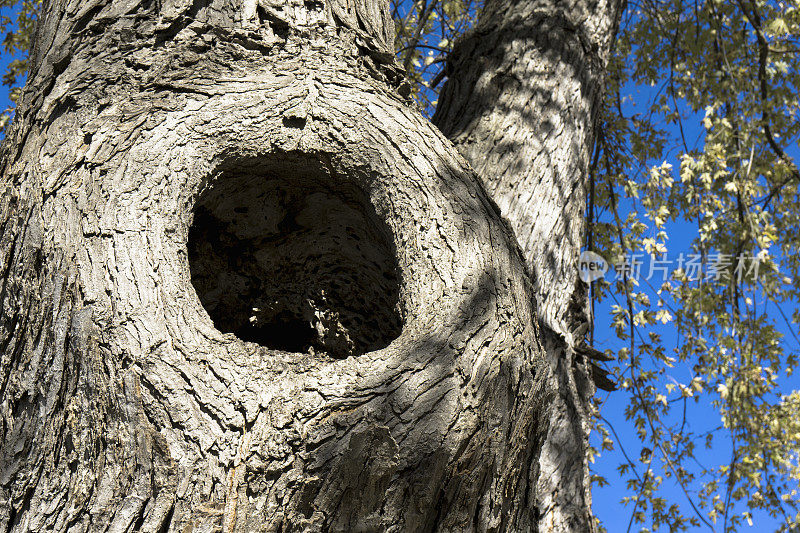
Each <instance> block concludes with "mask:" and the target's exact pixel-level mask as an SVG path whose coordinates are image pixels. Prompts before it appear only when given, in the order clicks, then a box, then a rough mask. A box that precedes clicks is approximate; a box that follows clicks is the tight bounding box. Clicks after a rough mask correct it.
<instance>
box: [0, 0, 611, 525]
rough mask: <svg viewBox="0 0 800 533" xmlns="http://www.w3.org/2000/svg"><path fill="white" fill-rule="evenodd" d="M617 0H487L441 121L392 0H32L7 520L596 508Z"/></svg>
mask: <svg viewBox="0 0 800 533" xmlns="http://www.w3.org/2000/svg"><path fill="white" fill-rule="evenodd" d="M619 9H620V7H619V5H618V3H617V2H616V1H615V0H609V1H608V2H606V1H605V0H596V1H590V0H585V1H576V2H572V3H570V4H569V5H563V3H561V2H553V1H547V0H522V1H514V2H512V1H509V0H488V2H487V4H486V7H485V9H484V11H483V12H482V15H481V18H480V23H479V24H478V26H477V27H476V28H475V30H473V31H472V32H471V33H470V34H469V35H467V36H465V38H464V39H463V40H462V42H461V43H460V45H459V46H458V47H457V50H456V52H455V53H454V55H453V57H452V60H451V62H450V64H449V65H448V69H449V71H448V72H449V80H448V82H447V85H446V86H445V88H444V89H443V94H442V99H441V101H442V103H441V105H440V109H439V110H438V112H437V115H436V117H435V118H434V120H435V122H436V126H434V125H433V123H431V122H430V121H427V120H426V119H424V118H423V117H422V116H421V115H420V113H419V112H418V111H416V110H415V109H414V106H413V105H412V104H411V102H410V101H409V99H408V86H407V85H406V84H405V82H404V80H403V73H402V71H401V69H400V68H399V67H398V66H397V65H396V63H395V61H394V54H393V50H392V44H391V43H392V42H393V37H394V30H393V26H392V21H391V19H390V16H389V13H388V8H387V5H386V3H385V2H383V1H382V0H363V1H359V2H350V1H349V0H321V1H320V0H305V1H303V2H299V1H294V0H292V1H291V2H280V1H276V2H270V1H268V0H241V1H239V0H194V1H193V2H190V1H188V0H162V1H159V2H153V1H151V0H92V1H78V0H50V1H47V2H45V5H44V6H43V11H42V13H41V16H40V20H39V27H38V30H37V33H36V37H35V43H34V49H33V51H32V54H31V71H30V74H29V78H28V84H27V87H26V89H25V93H24V98H23V101H22V103H21V105H20V107H19V109H18V112H17V116H16V119H15V123H14V124H13V126H12V128H11V130H10V132H9V135H8V137H7V139H6V141H5V143H4V144H3V147H2V152H0V176H2V178H0V179H1V180H2V181H0V189H2V199H1V200H0V224H1V225H0V269H2V270H1V271H2V280H0V284H1V285H0V401H2V403H1V404H0V412H1V413H2V417H1V418H0V424H1V425H0V432H1V433H2V440H0V445H1V446H2V448H0V527H2V530H4V531H15V532H23V531H45V530H53V531H218V530H222V531H226V532H227V531H262V530H263V531H587V530H589V529H590V528H591V527H592V523H591V521H592V519H591V514H590V495H589V487H588V476H587V471H586V463H585V441H586V438H587V424H586V416H587V415H586V406H587V403H586V402H587V399H588V396H589V395H590V394H591V392H592V386H591V382H590V380H588V379H587V367H586V364H585V361H583V360H582V359H581V358H580V357H576V354H575V350H574V348H575V343H576V342H577V341H578V340H579V339H578V337H579V334H580V332H582V331H584V330H585V327H584V326H583V325H582V323H583V321H585V317H582V315H581V313H580V307H581V306H580V305H579V304H580V297H579V296H576V294H578V295H579V293H580V291H578V292H577V293H576V279H575V259H576V253H577V250H578V247H579V241H580V236H581V228H582V223H581V218H582V216H581V215H582V209H583V203H584V193H583V189H584V177H585V170H586V160H587V157H588V151H589V149H590V146H591V143H592V136H593V129H594V117H595V115H596V108H597V100H598V97H599V94H600V92H601V87H602V77H603V66H604V64H605V59H606V56H607V54H608V48H609V46H610V40H611V37H610V36H611V35H613V31H614V25H615V22H614V21H615V20H616V18H617V16H618V12H619ZM437 126H438V128H437ZM442 132H444V134H446V135H447V136H448V137H450V139H452V141H453V142H451V141H450V140H448V138H447V137H445V135H444V134H443V133H442ZM459 149H460V152H461V153H463V155H461V154H460V153H459ZM468 161H469V163H468ZM470 164H471V166H470ZM473 169H474V170H473ZM475 171H477V173H476V172H475ZM487 190H488V191H490V192H491V197H490V196H489V194H488V193H487V192H486V191H487ZM492 198H493V199H494V200H493V199H492ZM495 200H496V201H497V204H496V203H495ZM498 204H499V206H500V208H502V210H503V212H504V214H505V215H506V216H507V218H508V222H506V221H505V220H504V219H503V218H502V216H501V214H500V208H498ZM515 232H516V236H515ZM517 238H519V242H520V243H521V245H522V247H521V248H520V246H518V244H517Z"/></svg>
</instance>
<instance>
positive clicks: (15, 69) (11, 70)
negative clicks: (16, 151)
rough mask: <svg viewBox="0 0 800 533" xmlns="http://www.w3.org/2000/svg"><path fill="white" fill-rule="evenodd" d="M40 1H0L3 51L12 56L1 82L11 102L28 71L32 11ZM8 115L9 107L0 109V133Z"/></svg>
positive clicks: (19, 92) (7, 119) (33, 13)
mask: <svg viewBox="0 0 800 533" xmlns="http://www.w3.org/2000/svg"><path fill="white" fill-rule="evenodd" d="M41 3H42V2H41V0H21V1H20V0H0V35H2V38H3V51H4V52H5V53H6V54H9V55H10V56H12V57H14V59H12V61H11V62H10V63H9V64H8V66H7V67H6V70H5V72H3V85H5V86H7V87H10V89H11V90H10V92H9V97H10V99H11V102H12V103H16V101H17V99H18V98H19V97H20V95H21V94H22V90H21V89H20V83H19V82H20V81H22V80H23V79H24V77H25V73H26V72H27V70H28V51H29V50H30V48H31V43H32V42H33V31H34V25H35V24H36V12H37V10H38V9H39V6H40V5H41ZM8 12H10V14H7V13H8ZM12 114H13V108H12V107H10V108H8V109H5V110H3V111H2V112H0V133H2V132H3V131H4V130H5V128H6V126H7V125H8V122H9V121H10V120H11V116H12Z"/></svg>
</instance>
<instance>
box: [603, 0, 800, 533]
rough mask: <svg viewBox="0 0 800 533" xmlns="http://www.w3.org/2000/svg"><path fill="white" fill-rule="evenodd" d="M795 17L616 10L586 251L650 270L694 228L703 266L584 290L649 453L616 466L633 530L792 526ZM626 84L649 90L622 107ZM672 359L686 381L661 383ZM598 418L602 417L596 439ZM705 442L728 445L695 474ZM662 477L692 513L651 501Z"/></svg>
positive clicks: (783, 6)
mask: <svg viewBox="0 0 800 533" xmlns="http://www.w3.org/2000/svg"><path fill="white" fill-rule="evenodd" d="M798 23H800V11H798V6H797V5H796V3H794V4H789V3H783V2H767V1H759V0H733V1H729V0H726V1H720V0H707V1H703V2H700V1H698V2H685V1H683V0H665V1H652V2H651V1H643V2H637V3H630V4H629V6H628V11H627V13H626V20H625V21H624V23H623V25H622V28H621V32H620V35H619V38H618V41H617V44H616V47H617V48H616V54H615V57H614V60H613V63H612V65H611V68H610V70H609V85H610V87H609V88H610V90H609V94H608V95H607V96H608V97H607V99H606V102H605V106H604V120H603V125H602V127H601V138H600V139H599V142H598V143H597V147H596V150H597V152H596V154H595V161H596V164H595V166H594V168H593V169H592V176H591V179H592V185H593V187H592V190H593V193H594V197H593V199H592V202H593V207H594V212H592V213H590V217H591V222H592V231H591V233H590V235H589V237H588V238H589V242H588V243H587V245H588V246H590V247H592V248H595V249H596V250H598V251H600V253H601V254H603V255H604V256H605V257H607V258H609V259H610V260H611V261H612V263H616V264H621V263H623V261H624V258H625V257H628V258H629V257H630V254H634V253H637V252H640V253H642V254H643V255H645V256H649V257H650V261H651V264H652V263H653V262H654V261H658V260H663V259H664V258H665V256H666V254H667V253H668V249H669V246H668V239H669V235H670V231H671V230H670V227H671V226H672V227H675V228H680V229H678V230H677V231H687V229H691V228H693V231H694V232H696V238H695V239H694V241H693V243H692V248H693V250H692V251H693V252H694V254H693V255H695V256H696V257H698V258H699V261H698V262H697V265H695V266H696V267H697V274H698V275H694V276H691V275H688V273H687V266H683V268H678V269H677V270H676V271H674V272H673V273H672V275H671V276H670V277H669V278H668V279H666V280H664V281H663V283H659V284H656V285H655V286H652V285H649V284H648V285H647V286H643V285H642V284H641V278H640V279H638V280H637V279H636V278H635V277H633V276H630V277H623V279H618V280H617V281H616V282H614V283H605V284H603V283H600V284H595V287H594V289H595V291H594V296H595V297H596V298H597V299H598V300H602V299H603V298H609V297H610V298H613V299H614V300H615V301H618V302H620V303H619V304H618V305H615V306H612V317H611V323H612V324H613V325H614V327H615V329H616V333H617V336H618V337H619V339H621V340H624V341H625V342H626V343H627V344H626V346H624V347H623V348H621V349H619V350H618V351H617V354H616V355H617V362H618V366H617V367H616V368H615V370H614V371H615V373H616V375H617V376H618V379H619V380H620V383H621V384H622V388H623V389H624V390H625V391H626V392H627V393H628V394H630V401H629V404H628V408H627V410H626V413H625V415H626V417H627V419H628V420H630V421H632V422H633V423H634V425H635V427H636V429H637V432H638V436H639V439H640V440H641V444H642V446H643V447H644V448H643V449H647V450H652V452H649V453H647V454H644V456H643V458H641V459H640V460H639V461H638V463H637V462H634V461H632V460H631V461H628V462H626V463H625V464H623V465H621V466H620V469H619V470H620V473H621V474H622V475H623V476H624V477H625V478H626V479H627V481H628V487H629V488H630V490H631V494H634V495H635V496H633V497H630V498H627V499H626V502H627V503H628V504H629V505H630V506H631V508H632V516H631V522H632V524H635V523H642V524H644V523H646V522H650V525H651V527H652V528H653V529H657V528H660V527H668V528H669V530H670V531H676V530H683V529H686V528H687V527H688V526H690V525H700V524H705V525H706V526H709V527H711V528H712V529H716V528H719V529H721V530H723V531H733V530H736V529H738V528H739V526H740V525H742V524H743V523H748V521H750V520H751V516H752V513H753V512H755V511H756V510H759V511H762V512H764V513H766V514H768V515H771V516H773V517H776V518H779V519H780V520H781V521H782V522H783V523H784V526H783V527H784V529H785V530H787V531H788V530H795V529H796V528H798V527H800V514H798V507H799V506H800V500H799V499H798V494H797V485H798V481H800V477H798V473H800V472H799V471H798V450H800V433H799V432H798V431H797V428H798V427H800V412H798V410H797V401H798V396H797V393H796V392H794V393H792V394H790V395H788V396H784V395H782V394H781V392H782V390H786V385H785V383H786V378H787V377H788V376H791V375H792V373H793V372H794V370H795V368H796V366H797V349H798V339H797V337H796V336H795V331H796V330H797V326H796V324H797V322H798V319H800V316H798V312H797V301H798V296H800V292H798V291H800V279H799V278H798V274H799V273H798V269H799V268H800V263H798V261H800V258H798V255H797V252H796V251H797V249H798V244H800V242H798V239H800V235H798V228H800V225H799V224H798V222H799V221H798V217H800V210H798V206H800V204H799V203H798V201H799V200H800V198H798V181H799V180H800V174H799V173H798V169H797V166H796V164H795V163H794V161H793V160H792V158H791V157H790V155H789V154H791V153H792V152H793V151H795V150H796V147H797V140H798V128H800V124H799V123H798V121H797V112H798V107H800V103H799V102H798V98H797V94H798V89H800V78H798V74H799V73H800V69H798V66H800V65H799V64H798V60H799V59H800V56H798V54H797V51H798V50H799V49H800V48H799V47H798V45H800V42H798V39H800V26H799V25H798ZM634 87H639V88H641V87H647V88H651V90H649V91H648V93H647V95H646V97H645V98H637V101H636V108H635V109H634V110H633V111H632V112H627V109H628V108H631V107H632V106H631V105H626V99H629V97H628V96H626V93H627V92H628V91H630V90H631V89H632V88H634ZM669 130H672V131H675V130H677V132H678V133H677V135H676V136H671V135H670V134H669ZM698 131H699V138H698V139H697V140H696V141H695V142H691V138H690V136H689V133H690V132H698ZM669 161H674V162H675V164H676V165H675V166H676V167H677V172H675V171H673V168H672V165H671V164H670V163H669ZM659 162H661V163H659ZM623 210H626V211H627V214H623V213H622V211H623ZM623 216H624V218H623ZM740 257H741V258H743V261H741V263H740V261H739V258H740ZM725 263H727V264H725ZM723 264H725V266H726V267H727V268H725V269H723V270H720V269H719V267H720V266H721V265H723ZM787 308H789V309H794V312H792V313H787V311H786V310H785V309H787ZM789 315H791V316H789ZM659 322H661V323H670V324H671V326H672V328H673V330H672V334H673V335H676V336H677V337H678V339H679V342H678V343H677V347H675V348H673V349H667V347H666V346H665V345H664V343H663V342H662V340H661V334H660V333H659V331H661V330H663V329H664V328H663V327H659V326H658V323H659ZM781 331H784V332H788V333H789V334H790V335H791V336H792V337H791V338H790V339H786V338H784V336H783V334H782V332H781ZM676 367H680V368H682V369H684V370H688V373H689V374H690V375H691V376H692V378H691V379H690V380H689V381H688V382H683V383H681V382H679V381H677V380H675V379H674V378H672V377H671V374H672V373H673V370H672V369H675V368H676ZM693 408H694V410H695V412H696V413H697V414H698V415H699V416H697V415H695V416H693V415H692V409H693ZM709 408H713V409H714V410H715V411H716V412H718V413H719V416H718V418H717V422H716V423H713V424H712V423H710V422H713V420H705V422H707V423H708V427H706V428H705V430H704V431H703V432H702V433H701V432H695V431H694V430H693V429H692V425H693V424H691V423H690V422H687V420H688V421H692V420H696V419H698V418H701V417H702V413H704V412H708V409H709ZM706 418H707V417H706ZM608 426H609V423H608V421H606V420H604V419H600V420H599V421H598V429H599V430H600V433H601V435H604V438H603V440H602V444H601V447H603V448H605V449H610V448H611V446H613V443H612V440H611V439H610V438H609V437H608V435H609V431H608ZM612 429H613V428H612ZM702 447H706V448H709V449H711V448H713V449H714V450H720V449H726V450H728V453H729V455H728V456H726V457H724V458H721V457H720V458H718V464H709V463H708V462H704V463H703V464H702V466H701V463H700V461H699V458H700V455H701V451H700V450H699V449H698V448H702ZM706 455H708V454H706ZM666 480H668V482H669V483H673V484H677V485H678V486H679V487H680V489H681V490H682V491H683V493H684V494H685V496H686V498H687V499H688V501H689V505H688V508H689V509H688V511H687V512H686V514H684V512H683V510H681V509H679V508H678V507H677V506H675V505H668V502H666V501H664V499H663V498H662V497H661V496H660V492H661V490H662V487H663V484H664V483H665V482H667V481H666ZM712 526H713V527H712Z"/></svg>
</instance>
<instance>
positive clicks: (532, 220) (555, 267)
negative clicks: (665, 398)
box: [433, 0, 624, 531]
mask: <svg viewBox="0 0 800 533" xmlns="http://www.w3.org/2000/svg"><path fill="white" fill-rule="evenodd" d="M623 6H624V1H623V0H580V1H575V2H560V1H558V0H487V2H486V3H485V5H484V9H483V11H482V12H481V13H480V16H479V18H478V23H477V24H476V26H475V28H473V29H472V30H470V31H469V32H468V33H467V34H466V35H464V36H463V37H462V38H461V39H459V41H458V42H457V43H456V46H455V48H454V50H453V53H452V54H451V57H450V59H449V64H448V65H447V74H448V80H447V82H446V83H445V85H444V87H443V88H442V91H441V94H440V95H439V105H438V107H437V109H436V113H435V115H434V117H433V122H434V123H435V124H437V126H438V127H439V128H440V129H441V130H442V132H444V133H445V134H446V135H447V136H448V138H449V139H451V140H452V141H453V143H454V144H455V145H456V146H457V147H458V149H459V151H460V152H461V153H462V154H463V155H464V156H465V157H466V159H467V160H468V161H469V162H470V163H471V165H472V167H473V168H474V169H475V170H476V171H477V173H478V175H479V176H480V177H481V179H482V181H483V183H484V185H485V187H486V189H487V191H488V192H489V194H490V196H491V197H492V198H493V199H494V200H495V201H497V203H498V205H499V207H500V210H501V212H502V214H503V216H504V217H505V218H506V219H507V220H508V222H509V224H510V225H511V227H512V228H513V230H514V233H515V235H516V236H517V238H518V239H519V243H520V245H521V246H522V248H523V253H524V255H525V258H526V260H527V263H528V265H529V266H530V268H531V270H532V274H533V276H532V278H533V284H534V290H535V293H536V299H537V302H538V304H539V306H538V308H537V318H538V319H539V320H540V321H541V322H542V323H543V325H544V327H545V329H546V330H548V329H549V330H550V331H552V332H553V333H554V334H555V335H556V337H557V338H560V339H563V341H564V342H565V343H566V345H567V349H566V351H565V352H564V354H563V355H562V359H561V360H560V361H559V362H560V364H561V366H560V367H559V370H560V371H559V372H557V373H556V374H555V375H556V378H557V380H558V386H557V389H558V396H557V397H556V398H554V401H552V402H551V403H550V404H549V405H548V411H549V413H550V415H549V417H548V419H549V420H551V423H550V425H549V429H548V431H549V434H548V436H547V438H546V442H548V443H549V444H548V446H545V447H544V448H543V449H542V450H541V452H540V453H539V454H538V456H537V457H536V460H537V461H538V462H539V472H540V473H539V475H540V479H539V483H540V490H539V494H543V495H545V499H544V500H543V501H541V502H538V503H537V505H539V506H540V507H549V508H551V509H552V512H551V513H549V514H548V515H546V516H545V518H544V520H542V521H540V523H539V526H540V530H542V531H550V530H560V528H562V527H563V524H567V523H570V517H571V516H579V511H578V509H580V508H589V507H590V506H591V491H590V482H589V471H588V464H587V463H586V461H585V460H584V459H583V458H584V457H585V455H586V447H587V445H588V435H589V405H588V402H587V399H588V396H590V395H591V394H592V393H593V391H594V386H593V384H592V383H591V381H590V379H589V377H590V376H591V375H592V373H593V371H594V372H597V370H598V369H597V368H596V367H595V366H594V364H593V363H591V362H590V361H589V360H588V359H587V358H586V357H585V356H582V355H581V352H582V351H585V350H581V347H582V345H580V344H578V343H580V342H581V338H582V336H583V334H584V333H585V332H586V331H588V327H589V326H590V322H591V316H590V314H591V313H590V311H589V309H590V308H589V306H588V305H587V304H588V302H587V300H586V294H587V291H586V290H585V287H584V286H583V283H582V282H581V281H580V280H579V279H578V276H577V272H578V271H577V264H578V254H579V252H580V247H581V243H582V239H583V235H584V217H583V212H584V209H585V202H586V185H587V177H588V163H589V157H590V154H591V150H592V147H593V143H594V136H595V123H596V119H597V114H598V111H599V106H600V99H601V97H602V94H603V81H604V74H605V69H606V64H607V61H608V56H609V53H610V50H611V45H612V42H613V39H614V35H615V33H616V28H617V25H618V23H619V17H620V15H621V13H622V9H623ZM576 348H578V353H577V354H576V351H575V349H576ZM573 370H574V372H573ZM599 373H600V374H601V375H604V373H603V372H602V371H601V372H599ZM606 382H608V380H606ZM565 482H566V483H570V485H569V487H568V490H564V485H565ZM576 524H577V522H576ZM577 527H586V526H584V525H583V524H581V525H580V526H577Z"/></svg>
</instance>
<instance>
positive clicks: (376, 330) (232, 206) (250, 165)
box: [188, 155, 402, 358]
mask: <svg viewBox="0 0 800 533" xmlns="http://www.w3.org/2000/svg"><path fill="white" fill-rule="evenodd" d="M188 252H189V267H190V272H191V278H192V284H193V285H194V288H195V290H196V291H197V295H198V296H199V298H200V301H201V303H202V304H203V307H204V308H205V309H206V311H207V312H208V314H209V316H210V317H211V319H212V320H213V322H214V325H215V326H216V327H217V329H219V330H220V331H222V332H225V333H233V334H235V335H236V336H237V337H239V338H240V339H242V340H244V341H250V342H255V343H258V344H260V345H262V346H265V347H267V348H271V349H275V350H285V351H291V352H325V353H327V354H328V355H330V356H332V357H337V358H342V357H347V356H349V355H358V354H361V353H364V352H367V351H372V350H377V349H380V348H383V347H385V346H387V345H388V344H389V343H390V342H391V341H392V340H393V339H395V338H396V337H397V336H398V335H399V334H400V329H401V327H402V321H401V316H400V310H399V306H398V299H399V292H400V277H399V273H398V267H397V261H396V256H395V250H394V246H393V243H392V240H391V238H390V233H389V229H388V228H387V227H386V225H385V223H384V222H383V221H382V220H381V219H380V218H379V217H378V216H377V214H376V213H375V210H374V208H373V206H372V204H371V203H370V202H369V199H368V198H367V197H366V195H365V194H364V193H363V191H362V190H361V189H360V188H359V187H357V186H356V185H355V184H354V183H352V182H350V181H348V180H346V179H345V178H344V177H342V176H337V175H336V174H335V173H333V172H331V171H330V170H329V169H327V167H326V166H325V165H323V164H322V163H321V162H320V161H317V160H316V159H314V158H312V157H311V156H308V155H298V156H291V155H286V156H284V157H282V158H281V161H274V160H269V161H264V160H259V161H250V162H238V163H236V164H234V165H229V166H228V167H226V168H225V169H224V170H222V171H220V172H219V173H218V174H217V175H216V176H215V177H214V179H213V180H212V181H211V183H210V184H209V185H208V186H207V187H206V189H205V190H204V191H203V192H202V193H201V194H200V196H199V198H198V199H197V202H196V204H195V209H194V218H193V222H192V226H191V228H190V230H189V240H188Z"/></svg>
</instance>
